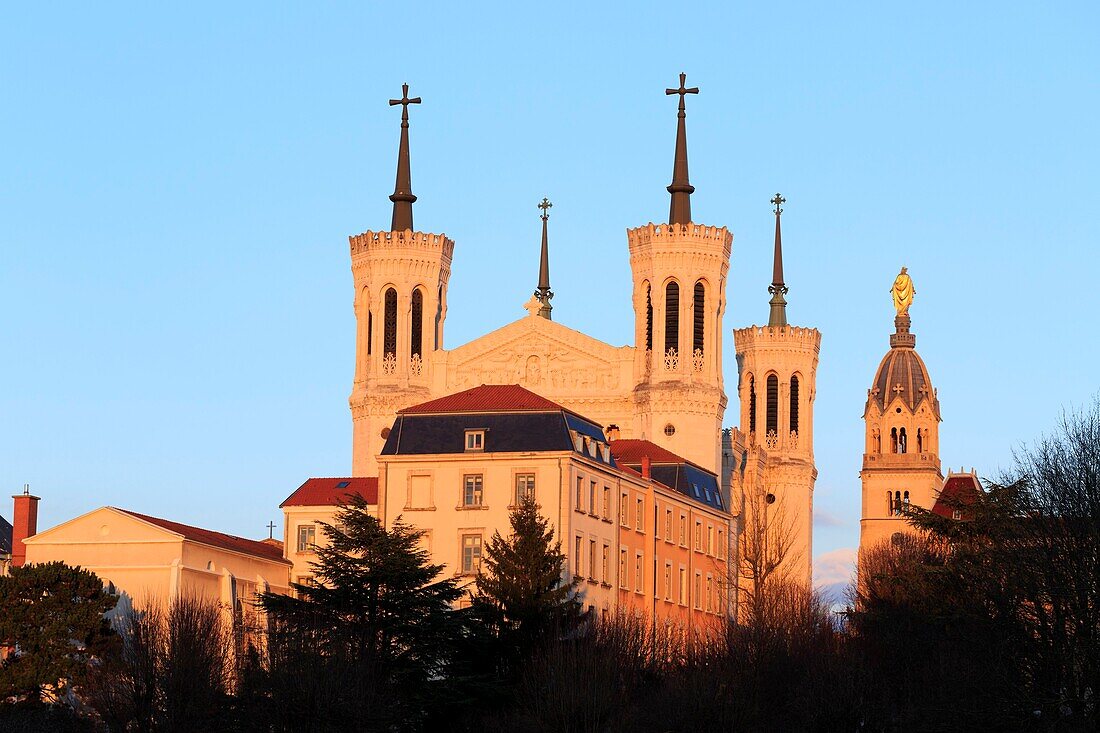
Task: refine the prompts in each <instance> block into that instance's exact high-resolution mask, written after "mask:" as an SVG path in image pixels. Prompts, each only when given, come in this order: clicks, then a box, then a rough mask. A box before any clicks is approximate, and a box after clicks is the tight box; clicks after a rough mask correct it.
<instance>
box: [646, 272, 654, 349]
mask: <svg viewBox="0 0 1100 733" xmlns="http://www.w3.org/2000/svg"><path fill="white" fill-rule="evenodd" d="M651 291H652V288H651V287H650V285H649V283H646V284H645V350H646V351H653V293H652V292H651Z"/></svg>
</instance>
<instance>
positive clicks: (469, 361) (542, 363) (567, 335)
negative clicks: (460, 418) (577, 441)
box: [447, 316, 634, 395]
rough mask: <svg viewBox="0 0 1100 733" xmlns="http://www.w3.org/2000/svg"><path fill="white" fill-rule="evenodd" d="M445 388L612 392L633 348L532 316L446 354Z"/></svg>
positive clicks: (629, 365) (629, 366)
mask: <svg viewBox="0 0 1100 733" xmlns="http://www.w3.org/2000/svg"><path fill="white" fill-rule="evenodd" d="M447 364H448V367H447V388H448V390H454V389H462V388H467V387H471V386H477V385H479V384H521V385H523V386H524V387H526V388H527V389H530V390H532V391H533V392H536V393H538V394H544V395H546V394H551V393H555V392H558V391H560V390H569V391H577V390H581V391H588V390H591V391H594V392H595V391H599V390H614V389H619V388H621V385H622V384H623V383H624V382H625V381H626V380H628V379H629V376H630V375H631V374H632V371H633V364H634V348H633V347H631V346H611V345H610V344H606V343H604V342H603V341H600V340H599V339H595V338H592V337H591V336H588V335H587V334H583V333H581V332H580V331H576V330H574V329H572V328H569V327H568V326H563V325H562V324H560V323H555V322H553V321H549V320H547V319H545V318H540V317H538V316H528V317H526V318H521V319H519V320H517V321H513V322H512V323H509V324H508V325H506V326H502V327H501V328H498V329H497V330H495V331H492V332H490V333H487V334H485V335H484V336H481V337H479V338H476V339H474V340H473V341H470V342H469V343H467V344H463V345H462V346H459V347H458V348H457V349H453V350H451V351H450V352H448V354H447Z"/></svg>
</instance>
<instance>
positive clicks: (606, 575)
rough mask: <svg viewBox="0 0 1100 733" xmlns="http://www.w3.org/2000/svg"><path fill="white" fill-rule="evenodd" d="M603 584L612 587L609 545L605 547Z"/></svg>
mask: <svg viewBox="0 0 1100 733" xmlns="http://www.w3.org/2000/svg"><path fill="white" fill-rule="evenodd" d="M602 570H603V578H602V579H601V580H603V582H605V583H607V584H609V585H610V583H611V548H610V547H609V546H608V545H604V546H603V566H602Z"/></svg>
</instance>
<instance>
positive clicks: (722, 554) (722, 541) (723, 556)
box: [718, 530, 726, 560]
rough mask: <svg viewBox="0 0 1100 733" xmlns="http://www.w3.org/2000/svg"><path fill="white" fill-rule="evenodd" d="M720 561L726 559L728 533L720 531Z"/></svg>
mask: <svg viewBox="0 0 1100 733" xmlns="http://www.w3.org/2000/svg"><path fill="white" fill-rule="evenodd" d="M718 559H719V560H725V559H726V533H725V532H724V531H723V530H718Z"/></svg>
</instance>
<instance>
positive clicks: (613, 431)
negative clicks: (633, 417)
mask: <svg viewBox="0 0 1100 733" xmlns="http://www.w3.org/2000/svg"><path fill="white" fill-rule="evenodd" d="M604 430H605V432H606V433H607V442H608V443H612V442H614V441H616V440H618V439H619V426H618V425H608V426H607V427H606V428H604Z"/></svg>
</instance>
